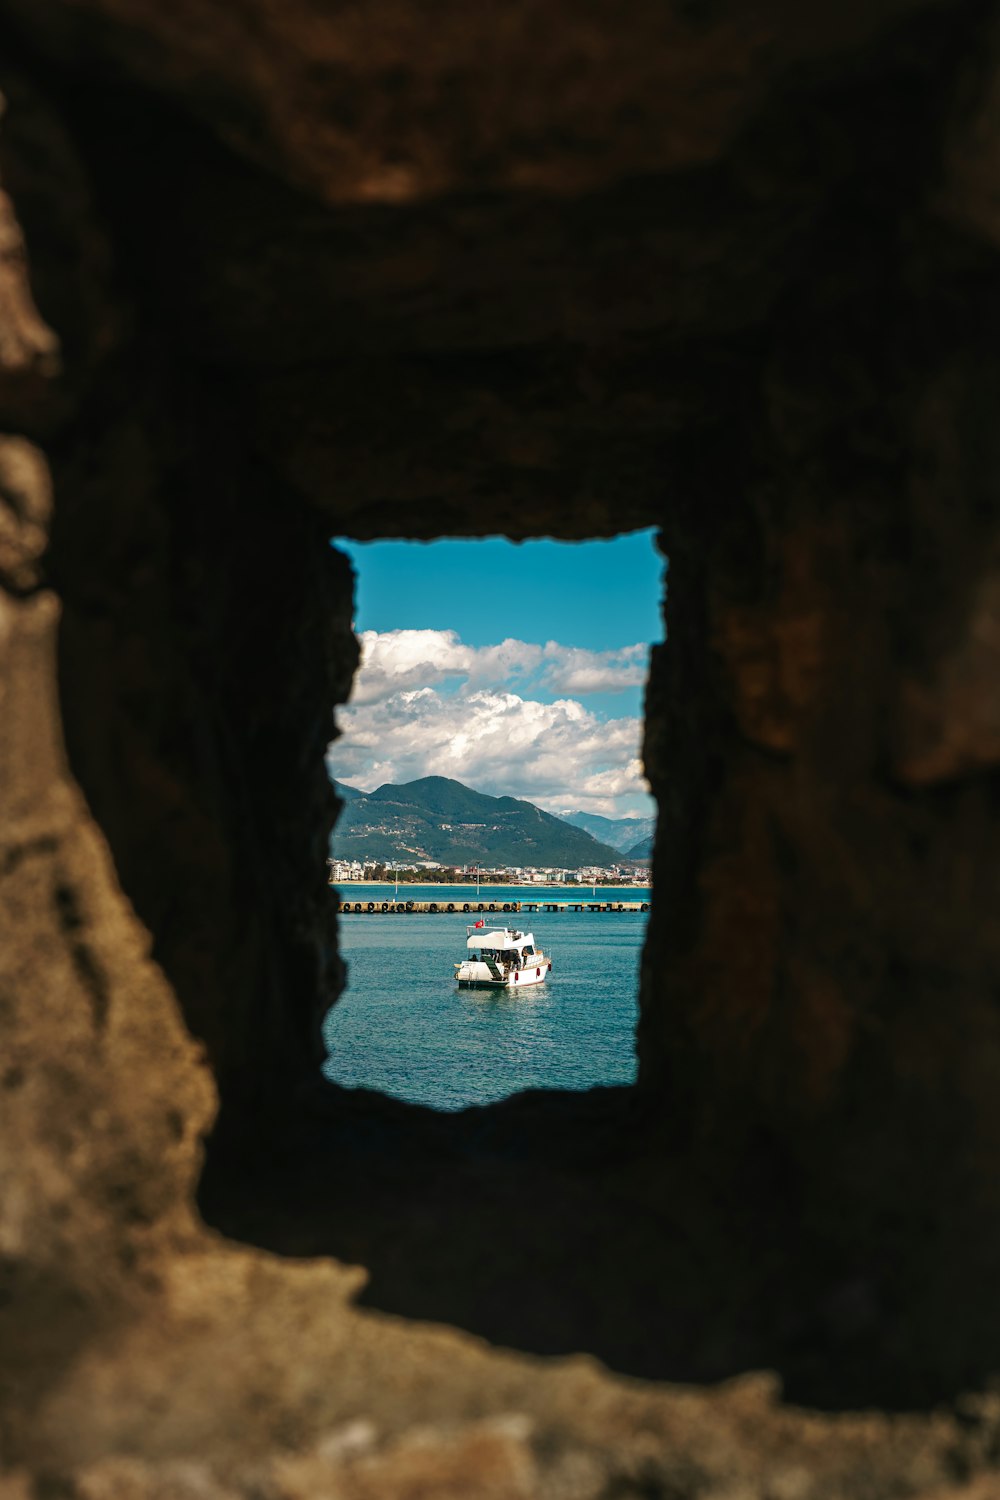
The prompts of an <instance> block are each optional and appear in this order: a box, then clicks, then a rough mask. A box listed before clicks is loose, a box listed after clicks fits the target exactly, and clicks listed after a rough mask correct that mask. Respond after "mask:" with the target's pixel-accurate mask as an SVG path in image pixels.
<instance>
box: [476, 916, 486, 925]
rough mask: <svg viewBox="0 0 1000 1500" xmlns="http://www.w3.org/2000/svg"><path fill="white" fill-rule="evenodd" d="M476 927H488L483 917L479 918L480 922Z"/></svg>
mask: <svg viewBox="0 0 1000 1500" xmlns="http://www.w3.org/2000/svg"><path fill="white" fill-rule="evenodd" d="M476 926H477V927H485V926H486V923H485V922H484V921H483V919H482V917H480V918H479V921H478V922H477V923H476Z"/></svg>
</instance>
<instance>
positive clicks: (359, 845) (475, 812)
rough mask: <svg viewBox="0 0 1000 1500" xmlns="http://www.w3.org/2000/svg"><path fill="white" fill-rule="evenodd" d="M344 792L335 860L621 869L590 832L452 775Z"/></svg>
mask: <svg viewBox="0 0 1000 1500" xmlns="http://www.w3.org/2000/svg"><path fill="white" fill-rule="evenodd" d="M336 785H337V789H338V791H339V793H340V795H341V797H342V798H344V801H345V804H346V805H345V806H344V809H343V811H342V812H341V814H340V817H339V819H338V821H337V825H336V827H335V828H334V831H333V837H332V839H331V853H332V854H333V855H335V856H336V858H338V859H362V860H363V859H399V860H410V861H416V860H435V861H437V862H438V863H440V864H456V865H459V864H462V865H464V864H473V863H475V864H484V865H495V864H500V865H549V866H553V865H554V866H559V867H562V868H564V869H567V870H578V869H579V868H580V867H581V865H610V864H617V863H619V862H620V861H621V858H622V856H621V854H620V853H619V852H618V850H616V849H613V848H611V846H610V845H609V844H603V843H599V842H598V840H597V839H595V838H592V837H591V835H590V834H589V833H587V832H586V830H585V829H582V828H576V827H574V826H573V825H572V824H569V823H567V822H565V821H564V820H563V819H562V818H556V817H553V815H552V814H551V813H547V812H543V811H542V809H541V808H540V807H535V805H534V803H532V802H522V801H520V800H519V799H518V798H516V797H489V796H487V795H486V794H485V792H474V791H473V790H472V789H471V787H467V786H463V785H462V783H461V782H460V781H451V780H450V779H449V778H448V777H445V776H424V777H422V778H421V779H420V780H419V781H408V782H406V783H405V784H404V785H402V786H393V785H388V784H387V785H386V786H380V787H378V788H377V789H376V790H375V791H374V792H369V793H367V794H366V793H363V792H358V791H357V789H356V788H355V787H344V786H343V785H342V784H340V783H336ZM352 793H353V794H354V795H351V794H352Z"/></svg>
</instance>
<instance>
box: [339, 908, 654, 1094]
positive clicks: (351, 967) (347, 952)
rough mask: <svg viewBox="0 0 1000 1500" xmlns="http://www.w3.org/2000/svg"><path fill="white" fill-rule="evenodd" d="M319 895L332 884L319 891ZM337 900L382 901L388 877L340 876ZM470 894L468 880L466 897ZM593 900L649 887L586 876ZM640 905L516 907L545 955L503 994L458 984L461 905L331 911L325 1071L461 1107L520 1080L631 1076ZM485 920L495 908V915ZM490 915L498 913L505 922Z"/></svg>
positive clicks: (542, 1084) (618, 1080)
mask: <svg viewBox="0 0 1000 1500" xmlns="http://www.w3.org/2000/svg"><path fill="white" fill-rule="evenodd" d="M399 893H400V898H401V899H404V900H405V899H406V898H407V897H409V898H410V899H412V900H415V901H419V900H424V901H439V900H443V901H445V902H448V901H456V898H457V901H458V904H459V905H460V904H461V902H462V901H465V900H468V899H469V894H468V892H466V891H456V890H455V888H454V887H453V886H450V887H449V886H419V887H417V886H405V887H404V886H400V888H399ZM330 894H331V899H335V893H334V892H332V891H331V893H330ZM342 894H343V896H344V899H345V900H347V899H348V898H350V900H352V901H372V900H375V899H376V897H377V898H378V900H379V901H380V902H381V901H385V900H387V899H392V898H393V891H392V887H388V888H387V887H385V886H362V885H352V886H345V887H344V888H343V893H342ZM474 896H475V893H474V892H473V899H474ZM483 898H485V899H486V900H488V901H496V900H500V901H511V900H514V901H517V900H532V901H538V900H550V901H562V900H578V899H593V898H592V897H591V894H590V889H589V887H588V888H586V889H585V890H582V891H567V890H545V891H540V890H538V888H537V887H536V888H534V889H530V888H523V887H520V886H491V887H489V888H488V889H487V888H486V887H485V886H484V887H483V891H482V896H481V898H480V899H483ZM597 899H598V900H606V901H612V900H613V901H648V900H649V893H648V891H647V890H644V889H643V890H640V889H637V888H635V887H622V888H619V887H610V886H608V887H603V886H599V887H598V896H597ZM647 917H648V913H647V912H521V913H520V914H518V915H517V916H512V917H507V919H506V920H507V921H508V922H510V923H512V924H514V925H516V926H518V927H519V928H520V929H521V930H522V931H528V932H533V933H534V935H535V944H536V946H537V947H539V948H542V949H543V950H544V952H545V953H546V954H547V955H548V956H549V957H551V958H552V961H553V971H552V973H551V974H550V975H549V978H548V980H547V981H546V983H545V984H540V985H534V986H532V988H531V989H530V990H526V991H524V992H523V993H519V994H516V995H511V994H509V993H508V992H507V991H505V990H472V989H463V990H460V989H459V988H458V986H457V985H456V984H455V981H454V977H453V974H454V969H453V965H454V964H456V963H457V962H459V961H460V960H461V959H462V958H463V957H464V956H465V951H466V950H465V940H466V930H465V929H466V924H467V923H469V922H472V921H475V916H474V915H473V916H467V915H465V914H464V913H462V912H461V911H458V912H454V913H450V914H449V913H447V912H438V913H432V914H423V913H421V914H419V915H417V914H414V915H412V916H398V915H395V914H393V913H387V914H386V915H383V914H382V913H381V912H377V913H372V914H368V913H366V912H362V913H357V914H354V913H350V914H347V915H342V916H341V917H340V919H339V932H340V951H341V953H342V955H343V957H344V959H345V961H346V963H347V966H348V978H347V989H346V990H345V991H344V993H343V995H341V997H340V999H339V1000H338V1002H337V1004H336V1005H335V1006H334V1008H333V1010H331V1011H330V1013H329V1015H328V1016H327V1018H326V1021H325V1023H324V1027H323V1035H324V1039H325V1042H326V1046H327V1049H328V1051H329V1054H330V1055H329V1058H328V1060H327V1062H326V1065H325V1067H324V1071H325V1072H326V1074H327V1075H328V1077H330V1078H332V1079H334V1080H335V1081H336V1082H337V1083H341V1084H344V1085H346V1086H347V1087H349V1088H370V1089H378V1090H380V1091H381V1092H382V1093H384V1094H391V1095H393V1096H394V1097H396V1098H398V1099H408V1100H410V1101H411V1102H413V1103H418V1104H427V1105H431V1106H433V1107H434V1108H436V1109H461V1108H463V1107H464V1106H465V1105H469V1104H487V1103H489V1102H491V1101H493V1100H496V1099H504V1098H506V1097H507V1095H508V1094H514V1093H518V1092H519V1091H520V1090H522V1089H535V1088H558V1089H586V1088H591V1087H593V1086H594V1085H595V1084H612V1083H613V1084H628V1083H632V1082H633V1081H634V1079H635V1023H636V993H637V990H638V983H639V958H640V954H641V951H642V943H643V938H644V936H645V931H646V920H647ZM494 920H496V919H494ZM504 920H505V919H504V916H503V914H502V913H501V914H500V915H499V921H500V922H501V923H502V922H503V921H504Z"/></svg>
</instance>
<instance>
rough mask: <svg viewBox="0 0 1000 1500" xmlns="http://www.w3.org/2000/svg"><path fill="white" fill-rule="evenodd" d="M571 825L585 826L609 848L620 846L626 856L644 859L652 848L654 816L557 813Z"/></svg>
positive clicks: (618, 847)
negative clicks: (603, 815) (632, 816)
mask: <svg viewBox="0 0 1000 1500" xmlns="http://www.w3.org/2000/svg"><path fill="white" fill-rule="evenodd" d="M559 816H560V817H561V818H564V819H565V821H566V822H567V823H572V824H573V826H574V828H585V829H586V830H587V832H588V833H589V834H591V835H592V836H593V837H594V838H595V839H598V840H599V841H600V842H601V843H603V844H610V845H611V847H612V849H620V850H621V852H622V853H623V854H624V855H625V857H626V859H648V858H649V856H650V854H651V853H652V849H653V834H654V832H655V830H656V819H655V818H602V817H601V815H600V813H589V812H568V813H560V814H559Z"/></svg>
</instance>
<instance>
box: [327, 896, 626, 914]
mask: <svg viewBox="0 0 1000 1500" xmlns="http://www.w3.org/2000/svg"><path fill="white" fill-rule="evenodd" d="M337 910H338V912H342V913H343V914H344V915H345V916H346V915H347V914H348V913H350V915H351V916H352V917H353V916H355V915H358V916H366V915H372V914H374V913H375V912H378V913H379V914H380V915H381V914H382V913H383V912H384V913H388V912H394V913H399V914H400V915H407V916H409V915H410V914H411V913H414V914H416V913H420V912H423V913H431V912H433V913H435V914H439V913H441V912H445V913H446V914H451V915H459V916H474V917H479V916H481V915H486V916H503V914H504V913H505V912H506V913H508V914H511V915H512V914H514V913H516V912H532V911H534V912H538V911H544V912H561V911H601V912H605V911H649V902H648V901H598V900H591V901H545V900H542V899H540V900H538V901H475V900H474V901H441V900H438V901H400V900H399V899H398V898H396V899H393V900H391V901H350V900H338V902H337Z"/></svg>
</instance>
